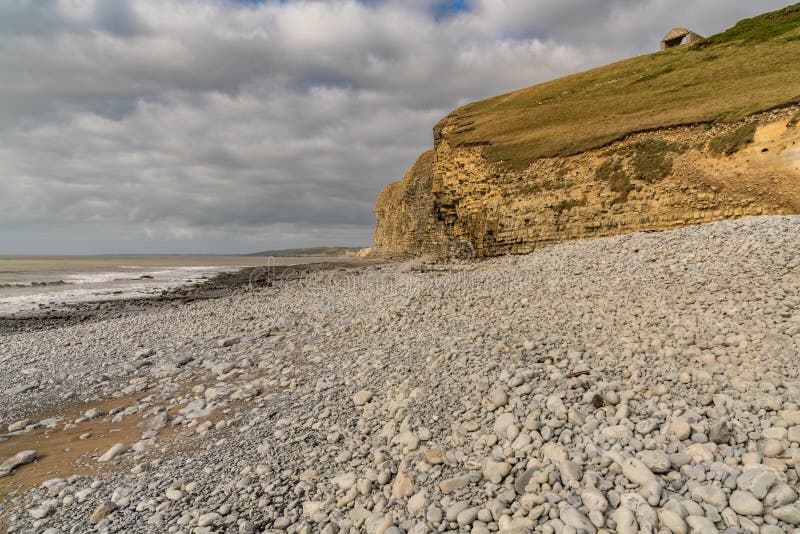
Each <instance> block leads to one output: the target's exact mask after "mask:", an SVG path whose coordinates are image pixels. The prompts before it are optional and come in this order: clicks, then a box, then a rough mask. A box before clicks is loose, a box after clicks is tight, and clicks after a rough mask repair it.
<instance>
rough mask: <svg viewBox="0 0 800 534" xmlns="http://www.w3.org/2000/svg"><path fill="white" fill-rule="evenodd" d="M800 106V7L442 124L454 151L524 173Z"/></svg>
mask: <svg viewBox="0 0 800 534" xmlns="http://www.w3.org/2000/svg"><path fill="white" fill-rule="evenodd" d="M798 101H800V4H795V5H792V6H789V7H786V8H784V9H781V10H779V11H774V12H771V13H766V14H764V15H760V16H758V17H754V18H752V19H746V20H743V21H741V22H739V23H738V24H737V25H736V26H734V27H733V28H731V29H729V30H727V31H725V32H723V33H720V34H717V35H714V36H712V37H710V38H708V39H705V40H704V41H701V42H700V43H697V44H696V45H694V46H690V47H679V48H673V49H669V50H666V51H663V52H658V53H654V54H648V55H644V56H640V57H636V58H632V59H628V60H625V61H620V62H618V63H614V64H612V65H608V66H605V67H601V68H598V69H594V70H590V71H587V72H583V73H579V74H575V75H571V76H567V77H565V78H560V79H558V80H554V81H551V82H547V83H543V84H540V85H536V86H533V87H529V88H527V89H522V90H519V91H515V92H513V93H508V94H505V95H500V96H496V97H493V98H489V99H486V100H482V101H479V102H474V103H472V104H468V105H466V106H464V107H462V108H459V109H458V110H456V111H454V112H453V113H452V114H451V115H450V116H449V117H448V118H447V119H446V121H447V124H448V128H447V131H446V132H445V135H446V136H447V140H448V142H449V143H450V144H451V145H453V146H458V145H465V144H474V145H484V146H485V147H486V149H485V154H486V155H487V157H488V158H489V159H490V161H492V162H495V163H501V164H502V166H503V167H506V168H512V169H514V168H516V169H518V168H522V167H525V166H527V165H528V164H530V163H531V162H533V161H535V160H537V159H540V158H542V157H551V156H569V155H573V154H578V153H580V152H583V151H586V150H589V149H592V148H598V147H601V146H604V145H606V144H608V143H610V142H612V141H614V140H617V139H620V138H622V137H624V136H626V135H628V134H630V133H633V132H637V131H644V130H650V129H655V128H663V127H670V126H677V125H683V124H694V123H706V122H717V121H735V120H739V119H741V118H743V117H745V116H748V115H751V114H753V113H756V112H759V111H763V110H766V109H771V108H774V107H778V106H782V105H785V104H790V103H794V102H798Z"/></svg>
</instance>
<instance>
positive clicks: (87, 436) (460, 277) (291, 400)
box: [0, 216, 800, 533]
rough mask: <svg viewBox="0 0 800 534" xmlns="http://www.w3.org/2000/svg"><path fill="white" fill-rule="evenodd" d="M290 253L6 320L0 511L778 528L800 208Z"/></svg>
mask: <svg viewBox="0 0 800 534" xmlns="http://www.w3.org/2000/svg"><path fill="white" fill-rule="evenodd" d="M291 274H292V275H291V276H287V277H285V279H281V280H276V281H274V283H264V284H259V285H256V286H255V287H253V288H248V287H247V284H243V283H242V281H243V279H244V277H245V276H249V275H248V274H247V273H240V274H238V275H237V276H238V277H239V278H238V279H237V280H235V281H234V280H228V281H224V280H220V281H219V283H218V284H217V286H213V285H210V286H208V287H206V288H205V289H202V290H201V289H192V290H186V293H185V294H174V295H171V296H168V297H165V298H164V300H163V301H159V302H148V303H146V304H145V303H140V304H141V306H139V305H128V306H127V307H126V306H118V304H115V305H113V306H110V307H109V308H107V307H105V306H106V305H103V307H101V308H99V309H100V310H102V311H98V309H93V310H82V311H80V313H77V314H74V316H75V317H78V319H75V318H74V317H73V318H68V319H65V320H62V321H59V320H57V319H51V320H47V319H43V318H39V319H33V320H31V321H32V322H29V323H28V324H29V326H28V327H24V326H20V325H19V324H17V325H16V326H13V327H12V326H10V325H9V323H5V324H4V328H5V335H2V336H0V355H1V356H0V397H1V398H2V403H0V419H2V428H3V435H2V440H3V441H2V443H0V462H4V461H6V460H7V459H9V458H12V457H16V460H15V462H11V463H8V462H7V463H6V464H4V467H0V473H1V474H5V475H6V476H4V477H2V478H0V496H1V498H0V502H2V504H0V521H1V522H2V524H3V525H4V527H5V528H6V529H7V531H8V532H48V533H55V532H86V531H98V532H243V533H246V532H274V531H286V532H326V533H335V532H382V533H397V532H413V533H423V532H477V533H479V532H534V531H536V532H565V533H567V532H587V533H589V532H614V531H615V532H637V531H642V532H647V531H649V532H656V531H662V532H665V531H668V532H690V531H691V532H717V531H720V532H721V531H728V532H734V531H737V532H770V533H771V532H775V533H777V532H796V530H793V529H797V528H798V525H800V504H798V500H797V499H798V495H797V488H798V483H799V481H800V478H799V477H800V376H799V375H798V373H799V372H800V365H798V350H799V349H800V311H798V310H800V300H798V299H799V298H800V217H796V216H789V217H759V218H748V219H743V220H737V221H726V222H720V223H713V224H709V225H704V226H695V227H687V228H684V229H680V230H675V231H669V232H660V233H649V234H644V233H637V234H632V235H627V236H620V237H612V238H603V239H595V240H587V241H575V242H571V243H566V244H562V245H556V246H552V247H549V248H547V249H544V250H541V251H538V252H535V253H532V254H530V255H527V256H511V257H503V258H495V259H491V260H486V261H481V262H454V263H446V264H432V263H428V262H426V261H424V260H422V259H418V260H411V261H406V262H397V263H391V264H360V265H334V266H328V267H327V268H320V269H316V270H312V271H309V272H305V273H300V274H298V273H297V272H294V273H291ZM203 291H205V292H207V294H206V295H203ZM193 292H194V293H193ZM212 293H213V296H214V297H215V298H207V297H209V296H212ZM114 306H117V307H116V308H114ZM134 308H136V309H135V310H134ZM81 315H85V317H86V318H85V319H81V318H80V316H81ZM37 321H38V322H37ZM48 321H49V322H48ZM25 451H33V452H30V453H27V454H25ZM20 453H23V454H20Z"/></svg>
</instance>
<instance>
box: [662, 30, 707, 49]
mask: <svg viewBox="0 0 800 534" xmlns="http://www.w3.org/2000/svg"><path fill="white" fill-rule="evenodd" d="M702 39H703V36H702V35H700V34H699V33H695V32H693V31H692V30H687V29H686V28H674V29H673V30H670V32H669V33H668V34H667V35H665V36H664V38H663V39H661V50H666V49H667V48H674V47H676V46H680V45H684V44H692V43H696V42H698V41H700V40H702Z"/></svg>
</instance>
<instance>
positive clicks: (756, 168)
mask: <svg viewBox="0 0 800 534" xmlns="http://www.w3.org/2000/svg"><path fill="white" fill-rule="evenodd" d="M798 113H800V106H797V105H795V106H789V107H785V108H783V109H780V110H775V111H770V112H765V113H761V114H758V115H754V116H751V117H748V118H747V119H745V120H744V121H741V122H739V123H734V124H715V125H709V124H705V125H695V126H686V127H678V128H669V129H663V130H657V131H652V132H646V133H639V134H634V135H630V136H628V137H626V138H625V139H623V140H621V141H618V142H615V143H613V144H611V145H609V146H607V147H605V148H602V149H598V150H592V151H588V152H584V153H581V154H578V155H575V156H570V157H554V158H543V159H540V160H537V161H535V162H534V163H533V164H531V165H530V166H528V167H527V168H524V169H511V168H508V167H506V166H505V165H504V163H503V162H502V161H500V162H493V161H490V160H489V158H488V157H487V156H486V154H485V149H486V145H485V144H481V143H470V144H469V145H464V144H460V145H459V144H455V143H451V142H450V135H451V134H455V133H458V131H459V130H460V129H461V128H463V127H464V125H461V124H459V123H458V119H457V118H456V116H455V115H451V116H448V117H445V118H444V119H443V120H442V121H441V122H440V123H439V124H437V125H436V127H435V128H434V149H433V150H431V151H428V152H425V153H424V154H422V155H421V156H420V157H419V159H418V160H417V161H416V162H415V163H414V165H413V166H412V167H411V169H410V170H409V171H408V173H407V174H406V175H405V176H404V177H403V179H402V180H401V181H399V182H395V183H392V184H390V185H388V186H387V187H386V188H385V189H384V190H383V191H382V192H381V194H380V196H379V197H378V201H377V205H376V207H375V215H376V217H377V226H376V230H375V248H374V254H375V255H377V256H380V257H406V256H414V255H421V254H431V255H434V256H450V255H453V254H458V255H465V254H467V255H474V256H478V257H486V256H496V255H501V254H521V253H527V252H530V251H532V250H535V249H537V248H540V247H542V246H544V245H547V244H551V243H557V242H562V241H567V240H572V239H581V238H588V237H600V236H609V235H616V234H624V233H629V232H634V231H640V230H664V229H669V228H676V227H681V226H686V225H692V224H699V223H705V222H711V221H717V220H721V219H729V218H736V217H743V216H748V215H765V214H793V213H800V187H799V186H800V127H799V126H798V124H797V123H798V121H797V116H798Z"/></svg>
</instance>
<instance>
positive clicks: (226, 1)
mask: <svg viewBox="0 0 800 534" xmlns="http://www.w3.org/2000/svg"><path fill="white" fill-rule="evenodd" d="M468 4H469V7H470V9H469V11H467V12H464V13H455V14H450V15H448V16H446V17H441V18H439V19H438V20H437V18H436V16H435V14H436V13H437V6H438V5H439V2H436V1H434V0H416V1H414V2H407V1H400V0H386V1H374V2H368V3H367V2H364V3H359V2H356V1H355V0H331V1H297V2H286V3H278V2H276V1H270V2H266V3H263V4H256V5H245V4H241V3H237V2H234V1H233V0H196V1H193V2H183V1H180V0H164V1H159V2H151V1H148V0H77V1H76V0H34V1H22V0H10V1H8V2H4V3H2V4H0V76H2V79H3V83H2V84H0V176H2V181H0V252H15V251H23V250H24V251H28V252H30V251H32V250H34V249H35V250H38V251H39V252H57V251H61V252H69V251H71V250H72V251H78V250H81V251H94V252H97V251H100V250H101V249H103V247H106V248H107V250H108V251H110V252H122V251H126V250H135V251H138V252H141V251H147V250H150V251H153V252H169V251H179V250H180V251H207V252H226V251H228V252H232V251H243V250H248V249H259V248H270V247H272V246H279V245H284V246H294V245H316V244H326V243H328V244H333V243H344V244H365V245H366V244H368V243H369V242H370V234H371V226H372V220H373V219H372V205H373V203H374V200H375V197H376V196H377V194H378V192H379V190H380V188H381V187H382V186H384V185H385V184H386V183H388V182H390V181H393V180H396V179H399V178H400V177H401V176H402V174H403V172H404V171H405V170H406V169H407V168H408V166H409V165H410V164H411V163H412V162H413V160H414V158H415V157H416V156H417V154H418V153H419V152H421V151H422V150H425V149H427V148H429V147H430V144H431V127H432V126H433V124H434V123H435V122H436V120H438V119H439V118H440V117H441V116H443V115H444V114H446V113H447V112H448V111H449V110H450V109H452V108H454V107H456V106H458V105H460V104H463V103H465V102H467V101H470V100H473V99H477V98H481V97H486V96H491V95H493V94H496V93H499V92H503V91H508V90H513V89H516V88H520V87H524V86H528V85H531V84H534V83H537V82H541V81H544V80H547V79H550V78H553V77H556V76H559V75H563V74H567V73H570V72H574V71H577V70H582V69H586V68H590V67H592V66H596V65H600V64H604V63H606V62H609V61H612V60H615V59H619V58H622V57H625V56H629V55H632V54H638V53H644V52H649V51H652V50H654V49H655V48H656V47H657V45H658V40H659V38H660V37H661V35H662V34H663V33H664V32H666V31H667V30H668V29H669V27H671V26H674V25H679V24H680V25H686V26H689V27H692V28H694V29H696V30H697V31H700V32H705V33H713V32H714V31H718V30H721V29H723V28H724V27H726V26H729V25H730V24H732V23H733V22H735V21H736V20H737V19H740V18H743V17H745V16H750V15H753V14H756V13H757V12H760V11H764V10H767V9H774V8H777V7H780V6H781V5H783V2H774V1H766V2H761V3H759V4H758V5H756V6H754V5H753V3H752V2H745V1H744V0H737V1H730V0H726V1H723V0H706V1H703V2H690V1H688V0H682V1H677V2H674V1H673V2H667V1H666V0H644V1H633V0H611V1H609V2H590V1H588V0H583V1H579V0H560V1H555V0H472V1H470V2H468ZM69 229H72V230H73V232H72V233H70V232H69ZM109 229H113V234H110V233H109V232H110V230H109ZM92 236H94V237H92ZM112 236H116V238H112ZM87 240H88V241H87ZM82 243H84V244H83V245H82ZM37 247H38V248H37ZM51 247H52V250H51Z"/></svg>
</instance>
